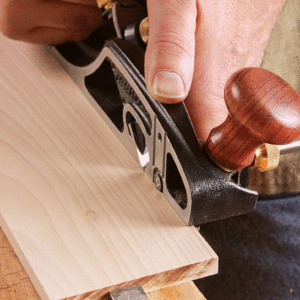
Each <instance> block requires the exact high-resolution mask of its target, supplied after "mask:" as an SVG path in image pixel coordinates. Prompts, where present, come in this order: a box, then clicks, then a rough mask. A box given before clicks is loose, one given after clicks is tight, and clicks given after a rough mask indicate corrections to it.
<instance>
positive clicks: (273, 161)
mask: <svg viewBox="0 0 300 300" xmlns="http://www.w3.org/2000/svg"><path fill="white" fill-rule="evenodd" d="M279 158H280V151H279V148H278V146H277V145H271V144H267V143H266V144H263V145H261V146H260V147H258V149H257V150H256V151H255V157H254V161H253V165H252V167H253V168H257V170H258V171H260V172H265V171H269V170H273V169H275V168H277V166H278V164H279Z"/></svg>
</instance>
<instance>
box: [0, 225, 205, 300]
mask: <svg viewBox="0 0 300 300" xmlns="http://www.w3.org/2000/svg"><path fill="white" fill-rule="evenodd" d="M0 286H1V288H0V299H10V300H40V297H39V296H38V294H37V293H36V291H35V288H34V286H33V285H32V283H31V281H30V279H29V277H28V275H27V273H26V271H25V270H24V268H23V266H22V264H21V263H20V261H19V259H18V257H17V256H16V254H15V252H14V249H13V248H12V246H11V245H10V243H9V241H8V240H7V237H6V236H5V234H4V232H3V230H2V228H1V227H0ZM147 296H148V297H149V300H205V298H204V297H203V295H202V294H201V293H200V292H199V290H198V289H197V287H196V286H195V284H194V283H193V282H185V283H182V284H179V285H175V286H172V287H167V288H164V289H161V290H157V291H154V292H150V293H147Z"/></svg>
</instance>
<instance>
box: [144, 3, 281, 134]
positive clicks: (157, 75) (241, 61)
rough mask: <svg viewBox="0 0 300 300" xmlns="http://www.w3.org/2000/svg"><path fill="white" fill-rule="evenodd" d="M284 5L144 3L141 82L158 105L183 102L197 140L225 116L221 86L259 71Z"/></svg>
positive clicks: (226, 112)
mask: <svg viewBox="0 0 300 300" xmlns="http://www.w3.org/2000/svg"><path fill="white" fill-rule="evenodd" d="M284 2H285V0H264V1H262V0H251V1H249V0H165V1H161V0H148V14H149V23H150V35H149V42H148V46H147V51H146V60H145V75H146V76H145V77H146V82H147V86H148V89H149V91H150V93H151V94H152V96H153V97H154V98H155V99H156V100H159V101H161V102H165V103H177V102H179V101H182V100H184V99H186V100H185V104H186V107H187V109H188V112H189V114H190V117H191V120H192V123H193V125H194V128H195V131H196V134H197V136H198V138H201V139H206V138H207V137H208V135H209V132H210V130H211V129H212V128H213V127H215V126H217V125H219V124H221V123H222V122H223V121H224V120H225V118H226V117H227V114H228V111H227V109H226V106H225V103H224V98H223V94H224V86H225V83H226V81H227V79H228V78H229V77H230V76H231V74H232V73H234V72H235V71H236V70H238V69H240V68H243V67H249V66H254V67H255V66H259V65H260V62H261V60H262V57H263V54H264V49H265V47H266V45H267V42H268V39H269V36H270V34H271V30H272V27H273V25H274V23H275V20H276V18H277V16H278V15H279V13H280V11H281V9H282V7H283V5H284Z"/></svg>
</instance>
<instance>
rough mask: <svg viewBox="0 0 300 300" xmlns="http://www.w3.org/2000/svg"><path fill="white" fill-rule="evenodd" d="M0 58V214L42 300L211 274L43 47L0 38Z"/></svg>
mask: <svg viewBox="0 0 300 300" xmlns="http://www.w3.org/2000/svg"><path fill="white" fill-rule="evenodd" d="M0 66H1V68H0V99H1V107H0V153H1V156H0V166H1V167H0V212H1V220H0V222H1V225H2V227H3V229H4V232H5V233H6V234H7V236H8V238H9V240H10V242H11V243H12V245H13V247H14V249H15V251H16V253H17V255H18V256H19V258H20V260H21V262H22V264H23V265H24V267H25V269H26V270H27V272H28V274H29V276H30V278H31V279H32V281H33V283H34V285H35V287H36V289H37V291H38V292H39V294H40V296H41V297H42V298H43V299H62V298H68V297H69V298H68V299H96V298H95V297H100V296H101V295H102V294H103V293H104V292H107V291H108V290H110V289H111V288H116V287H118V286H121V285H126V284H128V283H132V282H140V283H141V284H142V285H143V286H144V288H145V290H146V291H150V290H155V289H158V288H162V287H164V286H167V285H174V284H176V283H181V282H184V281H189V280H191V279H196V278H199V277H201V276H206V275H210V274H213V273H216V272H217V257H216V255H215V253H214V252H213V251H212V250H211V248H210V247H209V245H208V244H207V243H206V242H205V241H204V239H203V238H202V237H201V236H200V235H199V233H198V232H197V230H196V229H195V228H194V227H187V226H185V225H184V224H183V222H182V221H181V219H180V218H179V217H178V216H177V215H176V213H175V212H174V211H173V209H172V208H171V207H170V205H169V204H168V202H167V201H166V200H165V199H164V198H163V197H162V195H161V194H160V193H159V192H158V191H156V190H155V188H154V186H153V183H151V182H150V180H149V179H148V178H147V177H146V175H145V174H144V173H143V171H142V170H141V169H140V167H139V166H138V165H137V164H136V162H135V161H134V160H133V159H132V158H131V157H130V156H129V154H128V153H127V152H126V150H125V148H124V147H123V146H122V145H121V144H120V142H119V141H118V140H117V139H116V138H115V137H114V136H113V135H112V133H111V131H110V129H109V128H108V127H107V126H106V124H105V123H104V122H103V121H102V120H101V118H100V117H99V115H98V114H97V112H96V111H95V110H94V109H93V107H92V106H91V105H90V104H89V103H88V101H87V100H86V99H85V97H84V96H83V94H82V92H81V91H80V90H79V89H78V88H77V86H76V85H75V84H74V83H73V81H72V80H71V79H70V78H69V76H68V75H67V74H66V73H65V72H64V70H63V69H62V68H61V67H60V66H59V64H58V63H57V62H56V61H55V59H54V58H53V56H52V54H51V52H50V51H49V48H45V47H41V46H33V45H27V44H25V43H21V42H14V41H10V40H8V39H6V38H4V37H3V36H0ZM176 270H178V271H177V272H176ZM92 291H94V292H92ZM81 294H82V296H80V297H79V296H78V297H72V296H73V295H81ZM84 297H85V298H84Z"/></svg>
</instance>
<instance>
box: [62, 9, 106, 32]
mask: <svg viewBox="0 0 300 300" xmlns="http://www.w3.org/2000/svg"><path fill="white" fill-rule="evenodd" d="M96 13H97V15H96ZM97 16H98V11H97V10H94V7H90V8H85V9H83V10H81V11H80V12H78V13H76V14H71V15H70V14H66V15H64V17H63V22H64V24H65V26H66V27H67V28H70V29H78V30H90V29H91V28H94V27H95V25H96V23H97ZM99 16H100V15H99Z"/></svg>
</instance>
